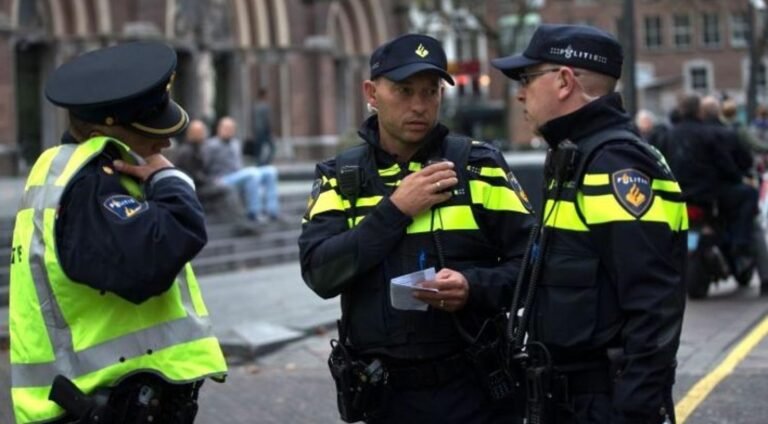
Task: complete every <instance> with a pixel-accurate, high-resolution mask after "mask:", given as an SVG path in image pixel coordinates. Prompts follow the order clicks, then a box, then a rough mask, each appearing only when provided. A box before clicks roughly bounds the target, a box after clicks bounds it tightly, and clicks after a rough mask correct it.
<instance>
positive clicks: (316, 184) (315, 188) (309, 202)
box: [304, 178, 323, 219]
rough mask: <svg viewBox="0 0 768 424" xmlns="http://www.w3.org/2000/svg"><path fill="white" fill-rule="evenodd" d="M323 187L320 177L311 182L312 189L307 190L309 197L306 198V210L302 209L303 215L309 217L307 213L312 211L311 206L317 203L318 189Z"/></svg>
mask: <svg viewBox="0 0 768 424" xmlns="http://www.w3.org/2000/svg"><path fill="white" fill-rule="evenodd" d="M322 188H323V180H322V178H318V179H316V180H315V181H314V182H313V183H312V190H311V191H310V192H309V199H308V200H307V210H306V211H304V217H305V218H307V219H309V214H310V212H312V208H313V207H314V206H315V203H317V198H318V197H320V190H321V189H322Z"/></svg>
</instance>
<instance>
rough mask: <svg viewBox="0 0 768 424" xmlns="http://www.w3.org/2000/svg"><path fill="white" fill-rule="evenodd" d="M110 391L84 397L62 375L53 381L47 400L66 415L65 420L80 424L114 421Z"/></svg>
mask: <svg viewBox="0 0 768 424" xmlns="http://www.w3.org/2000/svg"><path fill="white" fill-rule="evenodd" d="M109 397H110V390H109V389H99V390H97V391H95V392H94V393H93V394H92V395H86V394H85V393H83V391H82V390H80V388H78V387H77V386H76V385H75V383H73V382H72V381H71V380H70V379H68V378H67V377H65V376H63V375H57V376H56V377H55V378H54V379H53V385H52V386H51V391H50V393H48V399H49V400H51V401H53V402H55V403H56V404H57V405H59V406H60V407H61V408H62V409H64V411H65V412H66V413H67V416H66V418H65V419H71V420H72V421H73V422H76V423H80V424H89V423H97V422H98V423H104V422H110V423H111V422H114V421H115V418H116V417H115V411H114V410H113V409H112V407H110V405H109Z"/></svg>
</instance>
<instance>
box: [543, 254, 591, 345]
mask: <svg viewBox="0 0 768 424" xmlns="http://www.w3.org/2000/svg"><path fill="white" fill-rule="evenodd" d="M599 264H600V260H599V258H598V257H589V256H578V255H575V254H573V253H567V252H557V251H552V252H550V254H549V255H547V258H546V260H545V263H544V267H543V269H542V277H541V280H540V283H539V287H538V289H537V293H536V298H537V300H536V322H535V324H534V326H535V328H536V335H537V339H538V340H540V341H542V342H544V343H547V344H552V345H555V346H557V347H581V346H586V345H588V342H589V340H590V339H591V337H592V335H593V333H594V329H595V326H596V321H597V308H598V295H599V290H598V286H597V270H598V267H599Z"/></svg>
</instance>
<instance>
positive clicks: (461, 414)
mask: <svg viewBox="0 0 768 424" xmlns="http://www.w3.org/2000/svg"><path fill="white" fill-rule="evenodd" d="M370 65H371V70H370V72H371V73H370V79H369V80H366V81H365V82H364V83H363V90H364V96H365V99H366V101H367V102H368V104H369V107H370V109H371V110H374V111H377V113H376V114H374V115H372V116H371V117H369V118H368V119H367V120H366V121H365V122H364V123H363V124H362V126H361V127H360V130H359V132H358V134H359V136H360V139H361V141H362V142H363V144H362V145H361V146H358V147H354V148H352V149H350V150H347V151H346V152H344V153H342V154H340V155H339V156H338V157H337V158H335V159H332V160H328V161H325V162H322V163H320V164H318V165H317V168H316V171H315V174H316V175H315V177H316V181H315V184H314V187H313V190H312V193H311V198H310V202H309V207H308V208H307V211H306V214H305V216H304V221H303V225H302V233H301V236H300V237H299V247H300V254H301V268H302V274H303V277H304V280H305V281H306V283H307V285H308V286H309V287H310V288H311V289H312V290H314V291H315V292H316V293H317V294H318V295H319V296H321V297H323V298H331V297H334V296H337V295H339V294H341V297H342V299H341V301H342V305H343V306H342V320H341V329H340V335H341V337H340V338H341V342H342V343H344V344H345V346H347V347H348V350H349V351H350V352H352V354H353V355H352V356H353V357H354V358H355V359H359V360H361V361H364V362H365V363H367V364H375V365H376V364H383V370H384V371H383V372H379V373H378V374H376V376H377V378H378V377H382V376H383V378H379V379H380V380H385V381H386V385H385V386H386V387H385V388H384V390H383V391H382V392H381V393H379V394H380V396H376V397H375V400H374V401H373V402H371V404H372V405H373V406H372V407H371V408H369V409H367V410H366V411H363V412H364V414H363V418H364V419H366V420H367V421H368V422H375V423H416V422H430V423H431V422H440V423H457V424H458V423H461V424H468V423H470V424H471V423H490V422H508V420H509V418H508V417H509V415H508V414H509V412H507V411H502V410H501V409H499V408H496V407H494V406H492V405H491V397H490V395H489V394H488V393H489V392H488V390H490V389H491V388H489V387H487V386H484V385H483V384H481V382H480V381H481V380H482V378H484V377H487V375H484V372H482V371H477V369H476V367H473V365H472V363H471V362H472V360H471V359H469V358H470V357H469V356H468V354H467V349H471V343H470V342H469V341H468V340H467V338H466V337H463V336H462V331H464V332H465V333H466V334H464V336H475V335H477V332H478V329H479V327H480V325H481V324H482V323H483V322H485V321H486V320H487V319H489V318H492V317H494V316H495V315H497V314H499V312H501V311H503V308H504V307H505V306H507V305H508V302H509V300H510V299H511V292H512V288H513V287H514V279H515V277H516V275H517V272H518V268H519V265H520V259H521V256H522V254H523V252H524V249H525V244H526V239H527V237H528V233H529V231H530V228H531V227H532V222H533V218H532V215H531V214H530V213H529V211H528V209H527V201H526V200H525V199H526V198H525V196H524V194H523V193H522V190H520V189H519V185H518V184H516V181H515V180H514V177H513V176H511V173H509V172H508V171H509V170H508V168H507V165H506V163H505V161H504V158H503V156H502V155H501V153H500V152H499V151H498V150H497V149H495V148H493V147H491V146H490V145H488V144H486V143H482V142H477V141H470V140H469V139H466V138H463V137H458V136H455V135H451V134H449V131H448V128H446V127H445V126H444V125H442V124H440V123H439V122H438V120H437V116H438V111H439V107H440V103H441V100H442V95H443V89H444V88H443V85H442V84H443V83H442V81H447V82H448V83H450V84H453V79H452V78H451V76H450V75H449V74H448V73H447V71H446V69H447V60H446V56H445V52H444V51H443V48H442V46H441V45H440V43H439V42H438V41H437V40H435V39H434V38H431V37H428V36H425V35H419V34H407V35H403V36H400V37H398V38H395V39H394V40H391V41H390V42H388V43H386V44H384V45H382V46H380V47H379V48H377V49H376V50H375V51H374V53H373V54H372V56H371V60H370ZM433 162H436V163H433ZM508 175H509V176H508ZM510 179H511V180H512V181H511V180H510ZM431 268H434V269H435V270H436V271H437V272H436V274H435V275H434V277H428V276H426V273H425V276H422V277H420V278H418V279H417V281H416V282H417V283H418V284H420V285H421V286H422V287H423V288H426V289H428V290H414V291H413V293H412V294H411V293H410V291H409V292H408V296H409V297H410V296H413V299H416V300H418V301H419V302H415V304H416V305H415V306H413V307H412V308H409V307H405V309H398V308H403V305H399V306H398V305H397V303H398V300H397V299H396V298H395V297H396V296H395V295H394V294H393V295H391V294H390V293H391V292H390V291H391V290H392V291H393V292H392V293H394V292H395V291H396V288H394V287H391V284H390V280H392V279H393V278H396V277H399V276H403V275H407V274H410V273H413V272H418V271H421V270H427V271H428V270H430V269H431ZM393 303H394V304H395V306H393ZM406 303H407V302H406ZM496 365H499V364H496ZM491 367H492V366H491ZM341 393H342V394H343V393H344V392H343V391H342V392H341ZM340 411H341V412H342V418H344V419H346V420H350V421H353V420H354V418H350V417H349V415H345V411H344V406H340ZM346 412H348V411H346Z"/></svg>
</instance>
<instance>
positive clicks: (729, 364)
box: [675, 315, 768, 424]
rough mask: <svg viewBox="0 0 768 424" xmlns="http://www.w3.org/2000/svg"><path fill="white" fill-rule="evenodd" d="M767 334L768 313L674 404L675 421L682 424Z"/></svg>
mask: <svg viewBox="0 0 768 424" xmlns="http://www.w3.org/2000/svg"><path fill="white" fill-rule="evenodd" d="M766 334H768V315H767V316H765V317H764V318H763V321H762V322H761V323H760V324H759V325H757V326H756V327H755V328H753V329H752V331H751V332H750V333H749V334H748V335H747V336H746V337H744V338H743V339H742V340H741V341H740V342H739V344H738V345H736V347H735V348H733V350H732V351H731V353H729V354H728V356H727V357H726V358H725V359H724V360H723V362H721V363H720V365H718V366H717V368H715V369H714V370H712V372H710V373H709V374H707V375H706V376H705V377H704V378H702V379H701V380H699V381H698V382H697V383H696V384H695V385H694V386H693V387H692V388H691V389H690V390H688V393H686V394H685V396H684V397H683V398H682V399H681V400H680V402H678V403H677V405H675V415H676V416H677V423H678V424H683V423H684V422H685V420H686V419H687V418H688V417H689V416H690V415H691V414H692V413H693V411H694V410H695V409H696V408H697V407H698V406H699V404H701V402H703V401H704V399H706V398H707V396H709V393H710V392H712V390H714V389H715V387H717V385H718V384H720V382H721V381H723V379H724V378H725V377H728V375H729V374H731V373H732V372H733V370H734V368H736V366H737V365H739V363H740V362H741V361H743V360H744V358H745V357H746V356H747V355H749V353H750V352H751V351H752V349H754V348H755V346H757V344H758V343H760V341H761V340H762V339H763V338H764V337H765V336H766Z"/></svg>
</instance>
